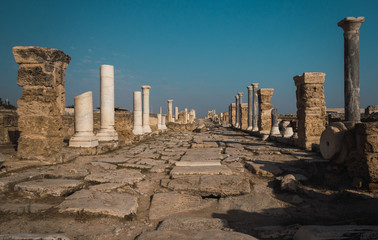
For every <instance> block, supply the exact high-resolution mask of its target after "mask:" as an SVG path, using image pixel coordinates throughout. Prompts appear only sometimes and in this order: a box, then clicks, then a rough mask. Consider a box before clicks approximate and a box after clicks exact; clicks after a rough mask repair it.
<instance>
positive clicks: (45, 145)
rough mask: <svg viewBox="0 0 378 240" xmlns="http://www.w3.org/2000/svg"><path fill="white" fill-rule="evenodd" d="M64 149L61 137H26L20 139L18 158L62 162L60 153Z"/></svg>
mask: <svg viewBox="0 0 378 240" xmlns="http://www.w3.org/2000/svg"><path fill="white" fill-rule="evenodd" d="M62 147H63V139H62V138H61V137H48V138H47V137H42V136H38V135H26V136H23V135H21V137H20V138H19V139H18V150H17V156H18V157H20V158H22V159H38V160H46V159H49V160H50V161H55V160H60V157H59V156H60V151H61V149H62Z"/></svg>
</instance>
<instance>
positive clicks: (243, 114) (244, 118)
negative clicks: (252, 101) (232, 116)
mask: <svg viewBox="0 0 378 240" xmlns="http://www.w3.org/2000/svg"><path fill="white" fill-rule="evenodd" d="M247 128H248V103H241V104H240V129H242V130H247Z"/></svg>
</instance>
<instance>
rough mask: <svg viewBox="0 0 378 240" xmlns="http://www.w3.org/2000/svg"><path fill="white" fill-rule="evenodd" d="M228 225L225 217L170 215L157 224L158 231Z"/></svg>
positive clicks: (216, 228)
mask: <svg viewBox="0 0 378 240" xmlns="http://www.w3.org/2000/svg"><path fill="white" fill-rule="evenodd" d="M227 227H228V222H227V221H226V220H225V219H219V218H201V217H171V218H168V219H165V220H164V221H163V222H161V223H160V224H159V227H158V229H157V230H159V231H208V230H221V229H223V228H227Z"/></svg>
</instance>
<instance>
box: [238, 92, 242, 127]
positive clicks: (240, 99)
mask: <svg viewBox="0 0 378 240" xmlns="http://www.w3.org/2000/svg"><path fill="white" fill-rule="evenodd" d="M238 96H239V104H238V107H239V116H238V120H239V127H238V128H241V127H242V117H241V116H242V104H243V93H241V92H239V93H238Z"/></svg>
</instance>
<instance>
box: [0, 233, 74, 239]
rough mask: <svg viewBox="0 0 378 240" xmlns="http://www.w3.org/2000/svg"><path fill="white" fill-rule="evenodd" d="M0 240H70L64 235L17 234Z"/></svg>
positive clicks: (1, 236)
mask: <svg viewBox="0 0 378 240" xmlns="http://www.w3.org/2000/svg"><path fill="white" fill-rule="evenodd" d="M0 240H70V239H69V238H68V237H66V236H64V235H62V234H58V233H57V234H42V233H16V234H4V235H0Z"/></svg>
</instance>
